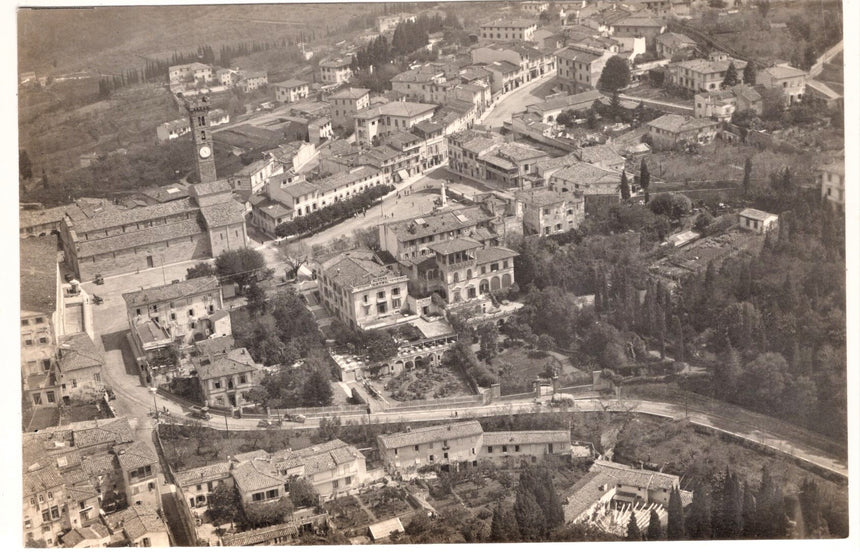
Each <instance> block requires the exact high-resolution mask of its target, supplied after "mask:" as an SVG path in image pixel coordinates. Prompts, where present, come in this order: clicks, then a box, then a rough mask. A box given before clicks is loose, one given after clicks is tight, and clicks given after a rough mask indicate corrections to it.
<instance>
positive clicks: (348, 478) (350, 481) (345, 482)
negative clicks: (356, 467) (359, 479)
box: [343, 476, 352, 485]
mask: <svg viewBox="0 0 860 552" xmlns="http://www.w3.org/2000/svg"><path fill="white" fill-rule="evenodd" d="M343 483H344V484H345V485H351V484H352V477H351V476H350V477H347V478H346V479H344V480H343Z"/></svg>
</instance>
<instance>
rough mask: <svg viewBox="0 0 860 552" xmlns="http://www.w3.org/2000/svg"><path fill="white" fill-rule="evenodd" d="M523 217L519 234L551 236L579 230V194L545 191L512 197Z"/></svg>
mask: <svg viewBox="0 0 860 552" xmlns="http://www.w3.org/2000/svg"><path fill="white" fill-rule="evenodd" d="M516 197H517V202H518V203H519V204H520V206H521V207H520V209H521V210H522V215H523V235H524V236H530V235H538V236H542V237H543V236H551V235H553V234H563V233H564V232H567V231H569V230H572V229H575V228H579V225H580V224H582V221H583V220H585V198H584V197H583V195H582V194H581V193H572V194H571V193H568V194H562V193H559V192H554V191H553V190H550V189H546V188H538V189H534V190H526V191H522V192H518V193H517V194H516Z"/></svg>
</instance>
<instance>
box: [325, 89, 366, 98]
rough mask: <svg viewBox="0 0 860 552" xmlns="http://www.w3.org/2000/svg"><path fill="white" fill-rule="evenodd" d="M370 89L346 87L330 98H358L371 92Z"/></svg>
mask: <svg viewBox="0 0 860 552" xmlns="http://www.w3.org/2000/svg"><path fill="white" fill-rule="evenodd" d="M369 93H370V90H368V89H367V88H352V87H350V88H344V89H343V90H338V91H337V92H335V93H334V94H332V95H331V96H329V99H335V100H357V99H359V98H361V97H362V96H364V95H365V94H369Z"/></svg>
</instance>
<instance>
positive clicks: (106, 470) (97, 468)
mask: <svg viewBox="0 0 860 552" xmlns="http://www.w3.org/2000/svg"><path fill="white" fill-rule="evenodd" d="M115 459H116V457H115V456H114V455H113V454H112V453H109V452H103V453H99V454H95V455H93V456H83V457H81V468H82V469H83V470H84V472H85V473H86V474H87V475H89V476H90V477H98V476H99V475H106V474H111V473H114V472H115V471H116V469H117V464H116V462H115Z"/></svg>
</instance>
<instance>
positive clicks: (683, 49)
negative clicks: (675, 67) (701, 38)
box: [655, 32, 697, 59]
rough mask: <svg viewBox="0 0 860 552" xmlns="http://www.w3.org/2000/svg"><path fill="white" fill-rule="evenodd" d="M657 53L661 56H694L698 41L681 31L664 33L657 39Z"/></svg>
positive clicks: (668, 57)
mask: <svg viewBox="0 0 860 552" xmlns="http://www.w3.org/2000/svg"><path fill="white" fill-rule="evenodd" d="M655 46H656V48H657V55H658V56H659V57H661V58H665V59H672V58H675V57H685V58H689V57H693V55H694V54H695V52H696V48H697V45H696V41H695V40H693V39H692V38H690V37H688V36H687V35H685V34H681V33H672V32H669V33H663V34H661V35H660V36H658V37H657V38H656V40H655Z"/></svg>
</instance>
